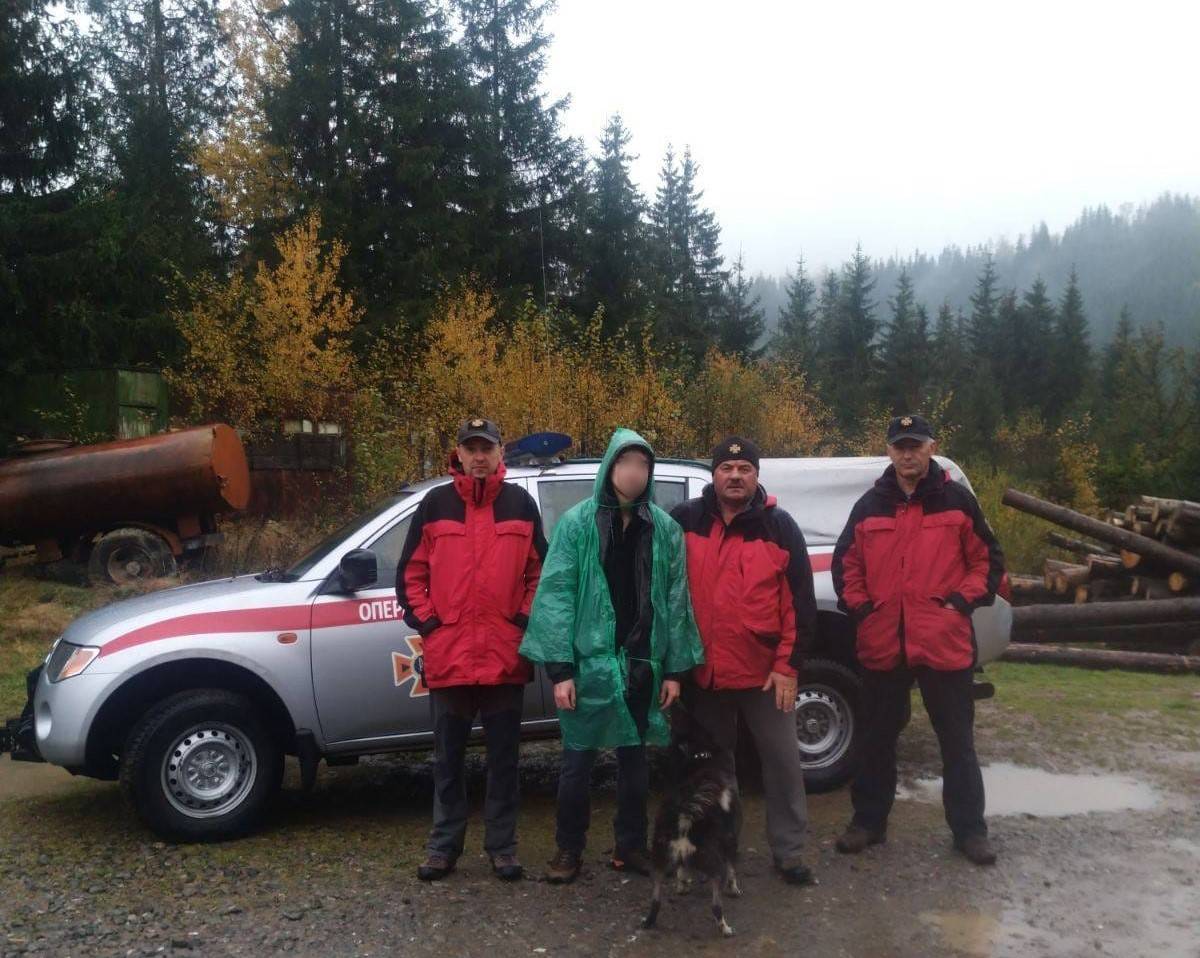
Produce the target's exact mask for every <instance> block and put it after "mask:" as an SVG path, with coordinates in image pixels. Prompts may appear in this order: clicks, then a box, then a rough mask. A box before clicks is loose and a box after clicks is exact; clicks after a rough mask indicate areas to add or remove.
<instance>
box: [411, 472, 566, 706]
mask: <svg viewBox="0 0 1200 958" xmlns="http://www.w3.org/2000/svg"><path fill="white" fill-rule="evenodd" d="M504 473H505V469H504V464H503V463H501V465H500V468H499V469H498V470H497V471H496V472H495V473H494V474H493V475H491V476H489V477H488V478H487V479H475V478H473V477H471V476H468V475H466V474H465V473H464V472H463V469H462V464H461V463H460V462H459V460H458V456H457V455H456V454H455V455H451V457H450V475H451V476H452V477H453V479H454V481H453V482H452V483H451V484H450V485H447V486H438V487H437V488H436V489H432V490H430V492H429V493H428V494H427V495H426V496H425V498H424V499H422V500H421V504H420V505H419V506H417V511H416V514H415V515H414V516H413V520H412V524H411V525H410V526H409V528H408V537H407V538H406V539H405V541H404V551H403V552H402V553H401V555H400V566H399V568H398V569H397V571H396V597H397V598H398V599H399V601H400V604H401V605H402V606H403V607H404V621H405V622H407V623H408V624H409V625H410V626H412V627H413V628H414V629H416V630H417V631H418V632H419V633H420V634H421V635H422V637H423V639H424V642H423V644H422V646H423V647H422V655H423V657H424V675H425V684H426V685H428V686H429V687H430V688H434V689H436V688H444V687H446V686H450V685H510V684H521V683H524V682H528V681H529V680H530V678H531V677H532V675H533V672H532V669H531V667H530V665H529V663H528V662H526V661H525V660H524V659H523V658H521V656H520V655H518V654H517V647H518V646H519V645H520V644H521V637H522V636H523V635H524V633H525V626H526V625H527V624H528V622H529V608H530V606H531V605H532V604H533V594H534V592H536V591H537V584H538V579H539V578H540V576H541V573H542V559H543V558H545V555H546V538H545V536H544V535H543V534H542V519H541V515H540V514H539V513H538V509H537V505H536V504H535V503H534V501H533V498H532V497H531V496H530V495H529V493H528V492H526V491H525V490H524V489H522V488H521V487H520V486H516V485H513V484H512V483H509V482H505V481H504Z"/></svg>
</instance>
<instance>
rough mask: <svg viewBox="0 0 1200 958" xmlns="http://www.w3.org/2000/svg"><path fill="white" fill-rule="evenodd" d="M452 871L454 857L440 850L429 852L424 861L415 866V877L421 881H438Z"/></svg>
mask: <svg viewBox="0 0 1200 958" xmlns="http://www.w3.org/2000/svg"><path fill="white" fill-rule="evenodd" d="M452 871H454V859H453V858H450V857H448V856H446V855H443V854H441V852H430V853H429V854H428V855H427V856H426V858H425V861H423V862H422V863H421V864H420V865H418V866H417V877H418V878H419V879H421V881H438V880H439V879H442V878H445V877H446V876H447V875H449V874H450V873H451V872H452Z"/></svg>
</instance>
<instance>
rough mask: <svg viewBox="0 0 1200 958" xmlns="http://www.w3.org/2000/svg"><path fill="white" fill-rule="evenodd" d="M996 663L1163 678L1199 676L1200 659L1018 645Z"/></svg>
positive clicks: (1195, 657) (1158, 654) (1012, 647)
mask: <svg viewBox="0 0 1200 958" xmlns="http://www.w3.org/2000/svg"><path fill="white" fill-rule="evenodd" d="M1000 659H1001V661H1003V662H1034V663H1044V664H1049V665H1074V666H1078V667H1080V668H1085V669H1127V670H1129V671H1132V672H1161V673H1164V674H1167V675H1200V656H1196V655H1167V654H1164V653H1159V652H1117V651H1114V650H1112V649H1077V648H1073V647H1071V646H1065V647H1064V646H1056V645H1033V644H1022V645H1010V646H1009V647H1008V648H1007V649H1005V651H1004V654H1003V655H1001V656H1000Z"/></svg>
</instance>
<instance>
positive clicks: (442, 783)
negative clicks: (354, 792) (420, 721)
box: [427, 685, 525, 859]
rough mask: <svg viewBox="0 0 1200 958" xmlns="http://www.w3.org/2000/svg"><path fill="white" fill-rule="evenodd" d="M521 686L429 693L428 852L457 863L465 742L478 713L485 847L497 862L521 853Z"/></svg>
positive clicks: (463, 815) (463, 823)
mask: <svg viewBox="0 0 1200 958" xmlns="http://www.w3.org/2000/svg"><path fill="white" fill-rule="evenodd" d="M524 695H525V687H524V686H522V685H457V686H451V687H449V688H443V689H430V690H429V707H430V709H431V710H432V712H433V829H432V830H431V831H430V833H429V842H428V845H427V848H428V849H429V851H430V852H437V853H439V854H442V855H445V856H447V857H448V858H451V859H454V858H458V856H459V855H461V854H462V851H463V842H464V840H465V839H466V835H467V783H466V778H465V777H464V775H463V763H464V761H465V759H466V753H467V741H468V739H469V738H470V735H471V725H472V723H473V722H474V720H475V716H476V715H477V714H478V715H479V717H480V721H481V722H482V724H483V735H484V742H485V744H486V746H487V796H486V798H485V799H484V805H483V820H484V833H483V847H484V850H485V851H487V853H488V854H489V855H490V856H492V857H493V858H495V857H496V856H497V855H511V854H513V853H514V852H515V851H516V848H517V804H518V801H519V798H520V787H521V786H520V776H519V772H518V769H517V759H518V746H519V744H520V741H521V702H522V699H523V698H524Z"/></svg>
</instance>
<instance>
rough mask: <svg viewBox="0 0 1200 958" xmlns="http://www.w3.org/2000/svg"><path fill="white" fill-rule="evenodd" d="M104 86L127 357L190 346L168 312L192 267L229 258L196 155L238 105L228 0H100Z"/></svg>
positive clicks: (117, 320) (116, 307)
mask: <svg viewBox="0 0 1200 958" xmlns="http://www.w3.org/2000/svg"><path fill="white" fill-rule="evenodd" d="M88 9H89V12H90V14H91V16H92V19H93V23H94V30H95V33H94V40H95V43H96V48H97V52H98V56H99V59H100V63H101V65H102V68H103V69H102V75H103V77H104V79H105V82H106V84H107V89H105V90H104V106H105V117H104V125H105V149H104V150H102V151H100V152H99V153H98V159H99V170H98V176H99V177H100V179H101V180H102V181H103V182H104V183H105V185H106V187H107V190H108V195H109V197H110V201H111V203H112V204H113V205H114V208H115V215H114V217H113V220H112V221H113V222H114V223H115V224H119V226H118V227H117V228H118V230H119V234H118V235H114V236H111V237H109V238H108V242H109V243H111V244H113V245H115V246H116V247H118V248H119V249H120V251H121V253H120V256H118V257H115V258H114V259H113V260H112V264H111V270H110V275H109V279H108V282H107V284H106V289H104V290H102V291H98V295H99V296H101V297H107V298H108V299H109V302H108V304H107V305H108V307H109V309H110V310H111V312H112V320H111V321H112V323H113V324H114V325H115V326H116V327H117V330H116V331H117V334H118V335H117V337H116V339H117V341H118V342H120V344H121V353H122V355H121V356H120V357H116V358H123V359H126V360H135V361H141V362H153V361H156V360H159V359H160V358H164V357H165V358H169V357H171V356H172V355H173V354H174V352H175V350H176V349H177V348H178V347H179V341H178V338H177V337H176V335H175V332H174V327H173V324H172V323H171V321H170V319H169V317H168V315H167V311H168V306H169V303H170V302H171V300H172V298H173V296H174V295H176V294H177V293H178V292H179V291H180V290H181V289H182V284H183V282H184V281H185V280H187V279H188V278H190V277H192V276H195V275H197V274H198V273H200V272H201V271H203V270H206V269H210V268H213V267H214V266H215V265H217V263H218V261H219V260H218V252H219V251H218V243H219V240H220V223H219V222H218V220H217V210H216V205H215V203H214V202H213V200H212V197H211V196H210V194H209V192H208V190H207V187H206V184H205V182H204V179H203V176H202V175H201V173H200V170H199V168H198V166H197V164H196V161H195V156H196V153H197V150H198V148H199V146H200V143H201V141H202V139H203V138H204V136H205V135H206V134H207V133H209V132H211V131H212V130H214V129H215V128H216V127H217V125H218V124H219V123H220V120H221V118H222V116H223V115H224V111H225V108H226V97H225V85H226V81H227V71H226V67H225V64H224V63H223V62H222V60H221V58H220V56H219V51H220V49H221V46H222V41H221V34H220V28H219V25H218V16H217V3H216V0H90V3H89V7H88Z"/></svg>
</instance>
